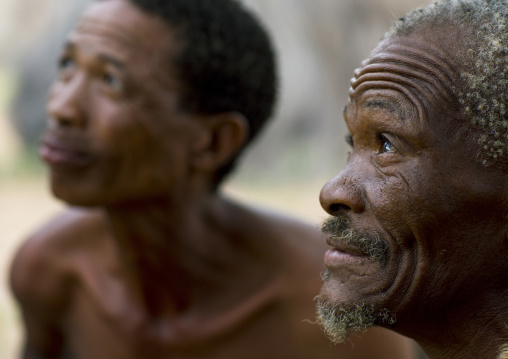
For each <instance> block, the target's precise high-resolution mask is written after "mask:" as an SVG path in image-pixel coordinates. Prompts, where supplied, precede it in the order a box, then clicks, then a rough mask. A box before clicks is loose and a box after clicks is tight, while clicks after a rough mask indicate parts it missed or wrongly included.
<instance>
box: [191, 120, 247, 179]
mask: <svg viewBox="0 0 508 359" xmlns="http://www.w3.org/2000/svg"><path fill="white" fill-rule="evenodd" d="M201 120H202V126H203V128H202V129H203V131H204V132H203V133H202V136H200V138H199V139H198V141H196V142H195V143H194V146H193V155H192V156H193V160H192V164H193V166H194V168H196V169H201V170H205V171H216V170H217V169H219V168H220V167H222V166H223V165H225V164H226V163H228V162H229V161H230V160H231V159H232V158H233V157H235V156H236V154H238V152H239V151H240V150H241V149H242V148H243V146H244V145H245V143H246V141H247V138H248V135H249V124H248V122H247V119H246V118H245V117H244V116H243V115H242V114H240V113H238V112H225V113H220V114H216V115H211V116H205V117H203V118H201Z"/></svg>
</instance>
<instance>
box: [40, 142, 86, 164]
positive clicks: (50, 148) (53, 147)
mask: <svg viewBox="0 0 508 359" xmlns="http://www.w3.org/2000/svg"><path fill="white" fill-rule="evenodd" d="M39 154H40V156H41V158H42V159H43V160H44V161H45V162H46V163H48V164H49V165H50V166H54V167H68V168H79V167H85V166H87V165H89V164H90V163H91V161H92V158H91V156H90V154H89V153H87V152H86V151H84V150H82V149H80V148H77V146H73V145H72V144H69V143H63V142H61V141H58V140H55V139H52V138H44V139H43V140H42V142H41V145H40V147H39Z"/></svg>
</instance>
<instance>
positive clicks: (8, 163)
mask: <svg viewBox="0 0 508 359" xmlns="http://www.w3.org/2000/svg"><path fill="white" fill-rule="evenodd" d="M91 1H92V0H1V1H0V229H1V232H0V233H1V236H0V276H1V277H0V359H11V358H15V357H16V355H17V354H16V353H17V350H18V348H19V344H20V340H21V335H20V330H19V324H18V317H17V313H16V311H15V308H14V304H13V302H12V299H11V297H10V294H9V292H8V273H7V268H8V266H9V265H10V261H11V260H12V255H13V252H14V251H15V249H16V247H17V246H19V244H20V242H21V241H22V239H23V238H24V236H26V235H27V234H28V233H30V232H31V231H33V230H34V228H37V226H39V225H40V224H41V223H42V222H44V221H45V220H47V219H48V217H50V216H52V215H54V214H55V213H57V212H58V211H59V210H61V207H62V205H61V204H60V203H58V202H56V201H54V200H53V199H52V198H51V196H50V194H49V193H47V189H46V184H45V179H44V177H45V173H44V169H43V167H42V166H41V165H40V163H39V161H38V159H37V154H36V153H37V151H36V147H37V140H38V137H39V134H40V132H41V130H42V128H43V127H44V123H45V119H46V115H45V99H46V92H47V88H48V87H49V85H50V83H51V81H52V79H53V78H54V76H55V71H56V58H57V56H58V52H59V49H60V47H61V45H62V43H63V39H64V38H65V35H66V33H67V32H68V31H69V29H70V28H71V27H72V25H73V23H74V22H75V20H76V18H77V17H78V15H79V14H80V13H81V11H82V10H83V8H84V7H85V6H86V5H87V4H88V3H89V2H91ZM245 2H246V3H247V5H248V6H249V7H251V8H252V9H253V10H254V11H255V12H257V13H258V14H259V17H260V18H261V19H262V20H263V21H264V23H265V25H266V27H267V28H268V29H269V31H270V32H271V33H272V36H273V38H274V42H275V45H276V48H277V50H278V53H279V66H280V70H281V82H282V86H281V89H280V102H279V106H278V109H277V112H276V115H275V116H274V119H273V121H272V122H271V124H270V125H269V126H267V128H266V129H265V131H264V133H263V135H262V136H260V138H259V139H258V140H257V142H256V143H255V144H254V146H252V147H251V149H250V150H249V151H248V152H247V153H246V154H245V156H244V160H243V161H242V165H241V166H240V167H239V168H238V171H237V172H236V174H235V175H234V176H232V177H231V178H230V179H229V181H228V182H227V184H226V188H225V191H226V192H227V193H228V194H229V195H231V196H233V197H236V198H238V199H239V200H242V201H246V202H249V203H251V204H252V205H257V206H263V207H267V208H271V209H274V210H279V211H284V212H287V213H289V214H291V215H294V216H297V217H299V218H301V219H303V220H306V221H308V222H311V223H315V224H316V225H317V223H319V222H320V221H321V220H322V219H323V218H324V217H325V215H324V212H323V211H322V210H321V209H320V207H319V203H318V200H317V198H318V194H319V190H320V188H321V186H322V185H323V184H324V182H326V180H327V179H328V178H329V177H331V176H332V175H334V174H335V173H337V172H338V171H339V170H340V168H341V167H342V166H343V164H344V161H345V156H346V151H347V147H346V145H345V143H344V136H345V126H344V124H343V121H342V109H343V107H344V105H345V103H346V99H347V92H348V88H349V79H350V78H351V76H352V73H353V71H354V69H355V68H356V67H357V66H358V65H359V64H360V62H361V60H362V59H364V58H365V57H367V56H368V54H369V52H370V50H371V49H372V48H373V47H374V46H375V44H376V43H377V41H378V40H379V38H380V36H381V35H382V34H383V32H384V31H385V30H386V28H387V27H388V26H389V24H390V23H391V22H393V21H394V20H395V19H397V18H398V17H399V16H401V15H402V14H404V13H405V12H407V11H409V10H410V9H413V8H415V7H419V6H424V5H427V4H428V3H430V1H427V0H245ZM246 41H248V39H246ZM34 280H37V279H36V278H34Z"/></svg>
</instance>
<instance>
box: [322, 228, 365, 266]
mask: <svg viewBox="0 0 508 359" xmlns="http://www.w3.org/2000/svg"><path fill="white" fill-rule="evenodd" d="M326 242H327V243H328V245H330V246H332V247H333V248H331V249H329V250H327V251H326V253H325V256H324V264H325V266H326V267H328V268H337V267H341V266H343V265H350V264H358V263H360V262H364V261H365V260H368V259H370V257H369V256H368V255H367V254H365V253H363V252H362V251H361V250H360V249H358V248H356V247H354V246H351V245H348V244H347V243H345V242H344V241H343V240H339V239H338V238H336V237H331V236H327V238H326Z"/></svg>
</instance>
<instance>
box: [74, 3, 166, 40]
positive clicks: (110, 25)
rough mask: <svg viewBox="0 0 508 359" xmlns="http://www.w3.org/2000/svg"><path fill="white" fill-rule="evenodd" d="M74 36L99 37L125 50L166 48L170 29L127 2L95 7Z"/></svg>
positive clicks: (157, 19) (86, 13)
mask: <svg viewBox="0 0 508 359" xmlns="http://www.w3.org/2000/svg"><path fill="white" fill-rule="evenodd" d="M74 32H79V33H88V34H92V35H99V36H101V37H103V38H109V39H111V40H114V41H115V42H119V43H122V44H124V45H126V46H136V47H140V48H145V50H148V48H159V49H161V50H162V49H163V48H166V46H165V45H166V44H167V43H168V38H169V37H170V36H171V35H172V33H171V29H170V28H169V26H167V25H166V24H165V23H164V22H163V21H162V20H160V19H159V18H157V17H155V16H152V15H149V14H146V13H144V12H143V11H141V10H140V9H138V8H137V7H136V6H135V5H133V4H131V3H130V2H129V1H128V0H103V1H96V2H94V3H92V4H91V5H90V6H89V7H88V8H87V10H86V11H85V12H84V13H83V15H82V16H81V18H80V20H79V21H78V23H77V25H76V27H75V29H74Z"/></svg>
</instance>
